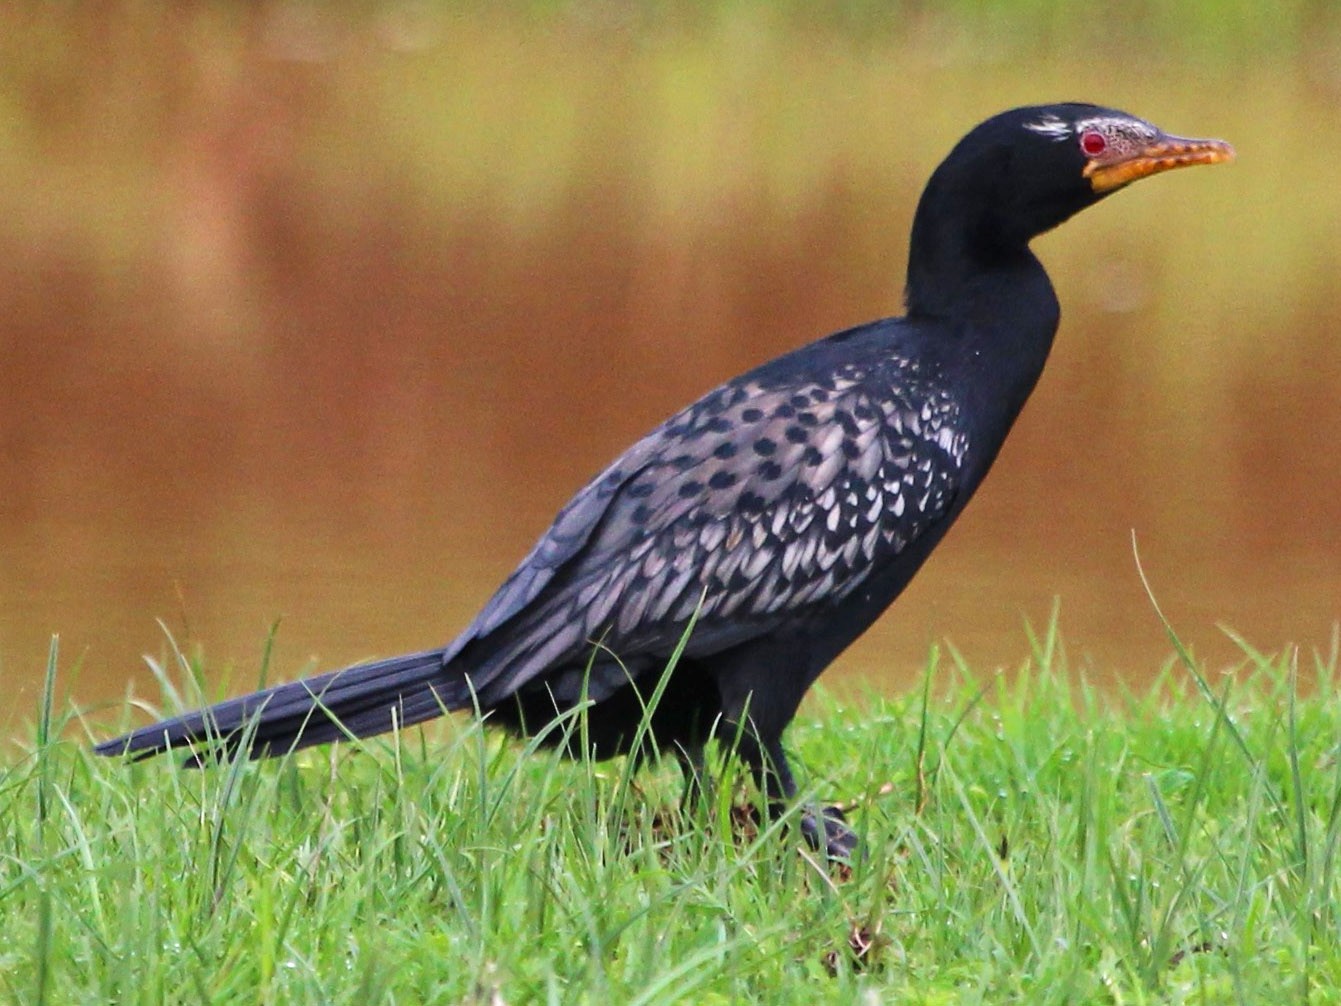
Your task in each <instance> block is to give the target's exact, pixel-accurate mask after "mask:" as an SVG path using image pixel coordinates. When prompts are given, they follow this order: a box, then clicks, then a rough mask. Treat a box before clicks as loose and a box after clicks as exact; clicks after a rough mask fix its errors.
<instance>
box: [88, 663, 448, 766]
mask: <svg viewBox="0 0 1341 1006" xmlns="http://www.w3.org/2000/svg"><path fill="white" fill-rule="evenodd" d="M445 653H446V651H444V650H426V651H424V652H423V653H410V654H407V655H405V656H403V657H392V658H391V659H389V660H378V661H374V662H373V663H369V664H357V665H355V666H353V667H346V668H345V669H344V670H340V671H332V672H330V673H328V674H321V675H318V676H316V677H312V678H305V679H303V680H302V681H294V682H291V683H289V684H286V685H276V686H275V687H273V688H267V689H265V690H264V691H260V692H254V693H252V694H251V695H243V696H242V697H240V698H236V699H229V700H228V701H227V702H220V703H219V704H218V705H216V706H210V707H209V708H207V709H201V710H197V711H196V712H193V713H187V714H186V715H185V716H179V717H177V718H176V719H170V720H164V721H162V722H161V723H155V724H153V725H152V726H147V727H141V728H140V729H139V730H135V731H133V732H131V733H128V734H125V735H124V736H121V737H117V738H115V739H114V740H110V741H103V743H101V744H99V745H98V746H97V747H95V748H94V749H93V750H94V751H96V752H97V753H98V754H101V755H126V754H129V755H135V756H136V757H137V758H148V757H149V756H151V755H156V754H159V753H160V752H163V751H167V750H169V749H170V748H175V747H186V746H190V747H191V748H192V749H193V752H194V753H193V756H192V758H191V761H192V762H194V763H197V764H199V763H200V762H202V761H205V760H208V758H209V757H211V756H227V755H230V754H232V753H233V752H235V751H237V750H239V749H240V748H242V747H244V746H245V748H246V750H247V753H248V754H249V755H250V756H251V757H252V758H268V757H273V756H276V755H283V754H287V753H288V752H290V751H297V750H299V749H300V748H305V747H311V746H312V745H314V744H325V743H328V742H330V741H335V740H341V739H343V738H346V737H371V736H373V735H374V734H380V733H385V732H386V731H388V730H391V729H393V728H394V727H405V726H410V725H411V724H414V723H422V722H423V721H424V720H430V719H432V718H433V717H435V716H440V715H441V714H442V713H443V712H450V711H452V710H454V709H463V708H466V707H468V706H470V705H471V702H472V699H471V693H470V684H469V682H468V681H467V680H466V676H465V675H464V674H463V673H461V672H460V671H455V672H454V671H450V670H448V669H447V666H446V662H445V660H444V657H445Z"/></svg>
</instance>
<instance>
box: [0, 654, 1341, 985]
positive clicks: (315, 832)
mask: <svg viewBox="0 0 1341 1006" xmlns="http://www.w3.org/2000/svg"><path fill="white" fill-rule="evenodd" d="M933 660H934V658H933ZM55 663H56V661H55V660H54V659H53V667H54V666H55ZM939 664H940V666H939V667H938V668H937V670H936V675H937V679H936V680H937V687H936V689H934V690H933V691H932V693H931V697H930V698H927V697H924V696H923V695H921V694H912V695H907V696H904V697H901V698H894V699H876V698H871V699H870V700H869V701H868V702H866V703H864V708H861V709H858V708H857V707H856V706H852V707H840V706H839V705H838V704H837V703H836V702H835V701H834V700H832V699H831V698H821V699H820V700H819V701H818V702H815V703H813V704H812V705H811V706H810V707H809V708H808V715H806V716H805V717H803V719H802V721H800V722H798V724H797V725H796V726H795V727H794V728H793V730H792V733H791V744H792V748H793V750H794V751H795V752H796V753H797V755H798V759H799V762H800V763H801V765H803V766H804V773H803V774H804V776H805V778H807V779H808V780H810V787H809V791H810V793H811V794H812V795H824V796H829V797H832V796H841V797H844V798H846V799H848V800H850V801H852V804H853V806H852V809H851V812H850V817H851V819H852V820H853V821H854V823H855V826H856V828H857V829H858V831H859V832H860V833H861V834H862V836H863V838H864V841H865V843H866V849H867V850H868V855H866V856H865V857H864V858H862V859H861V860H859V861H858V862H856V863H855V864H854V865H853V866H852V868H851V869H844V868H829V867H826V866H825V865H823V864H822V863H820V862H818V861H816V859H815V857H814V856H813V855H811V854H810V853H809V852H808V851H807V850H806V849H805V848H803V847H802V845H801V844H800V843H799V841H798V838H797V835H796V833H795V831H794V830H793V829H791V828H789V823H790V822H788V821H785V820H784V821H780V822H774V823H772V824H770V825H768V826H766V827H764V828H762V829H760V828H758V827H756V826H755V825H754V824H753V823H752V821H751V819H750V815H749V814H748V813H746V812H745V810H744V807H745V803H746V802H747V800H748V797H747V796H746V794H747V793H748V790H747V789H746V788H745V787H744V786H743V785H737V786H735V787H734V789H733V788H732V787H725V788H724V789H723V794H724V795H723V796H722V797H721V799H720V800H719V802H718V805H717V806H716V807H714V808H712V810H711V811H709V812H706V813H704V814H702V815H700V819H698V820H695V821H686V820H682V819H680V817H679V814H678V811H677V809H676V804H675V794H676V792H677V789H678V781H677V780H676V778H675V773H674V772H673V771H672V770H669V769H668V770H666V771H655V772H644V773H641V774H640V775H638V777H637V778H636V780H635V779H633V778H632V777H631V774H630V773H629V772H628V770H627V766H625V765H623V764H622V763H620V762H615V763H605V764H573V763H569V762H562V761H560V760H558V759H556V758H554V757H552V756H551V755H549V754H547V753H544V752H533V751H524V750H522V749H520V748H519V747H517V746H515V745H512V744H506V743H501V742H499V741H497V740H496V739H495V738H494V737H493V735H492V734H490V735H485V734H484V733H483V732H482V731H481V730H480V729H479V728H478V727H476V726H475V725H473V724H471V723H466V722H461V723H457V724H454V725H452V726H449V727H447V728H445V729H443V730H441V731H436V732H434V733H433V734H431V735H430V736H429V737H427V738H426V737H424V736H422V735H421V734H420V733H418V732H415V733H413V734H408V735H406V736H404V737H402V738H399V740H398V741H391V742H385V741H384V742H377V743H371V744H368V745H366V747H364V748H363V749H362V750H353V749H351V748H349V747H343V748H340V749H337V750H324V751H317V752H315V753H312V752H309V753H306V754H304V755H302V756H301V757H298V758H291V759H287V760H284V761H282V762H280V763H278V764H275V763H267V764H262V765H253V764H246V765H234V766H221V767H218V768H214V769H210V770H206V771H193V770H184V769H180V768H177V767H175V766H174V765H172V764H170V763H168V762H166V761H155V762H150V763H142V764H138V765H134V766H129V765H125V764H122V763H119V762H117V761H115V760H99V759H95V758H94V757H92V756H91V755H90V754H89V753H88V748H87V744H86V743H84V741H83V740H82V739H75V740H70V741H67V740H64V739H57V738H62V737H66V736H70V735H71V734H72V733H77V732H78V731H77V730H72V729H71V727H72V724H71V723H69V722H62V721H61V719H60V718H59V717H54V718H53V716H52V715H51V714H50V712H49V711H47V712H43V713H42V714H41V715H40V717H39V721H38V727H37V728H36V730H35V732H34V738H33V743H32V746H31V751H30V753H29V754H28V755H27V756H26V757H18V758H13V757H11V758H10V759H8V761H7V764H6V765H5V767H4V768H3V770H2V771H0V821H2V822H3V824H2V826H0V835H2V836H3V842H4V847H3V852H2V853H0V932H3V933H4V934H5V938H4V940H3V943H0V989H3V991H4V994H5V996H6V997H7V998H8V999H10V1000H11V1001H14V1002H23V1003H47V1002H50V1003H77V1002H90V1003H91V1002H97V1003H107V1002H117V1003H187V1002H200V1003H216V1002H217V1003H237V1002H261V1003H271V1002H274V1003H281V1002H282V1003H309V1002H310V1003H360V1004H362V1003H382V1002H387V1003H489V1004H496V1003H524V1002H553V1003H666V1002H692V1003H715V1002H723V1003H724V1002H761V1003H793V1002H794V1003H814V1002H818V1001H823V1002H839V1003H842V1002H856V1003H879V1002H891V1003H892V1002H899V1003H951V1002H955V1003H958V1002H966V1003H972V1002H988V1003H1000V1002H1004V1001H1015V1002H1029V1003H1061V1002H1083V1003H1146V1002H1195V1003H1261V1002H1266V1001H1269V997H1276V999H1277V1001H1281V999H1282V998H1284V999H1287V1000H1288V1001H1291V1002H1305V1001H1307V1002H1310V1003H1328V1002H1338V1001H1341V991H1338V989H1341V951H1339V950H1338V946H1341V940H1338V935H1341V934H1339V933H1338V930H1339V929H1341V911H1339V910H1338V901H1337V893H1338V892H1337V882H1336V879H1335V876H1334V860H1335V857H1336V855H1337V852H1338V831H1341V762H1338V759H1337V757H1336V745H1337V739H1338V735H1339V732H1341V714H1339V713H1338V711H1337V708H1336V704H1335V702H1334V701H1333V699H1332V693H1333V688H1334V685H1335V673H1336V671H1337V654H1336V646H1335V644H1334V645H1333V647H1332V652H1330V653H1326V654H1320V655H1295V654H1287V655H1285V656H1282V657H1279V658H1267V657H1262V656H1258V655H1255V654H1252V653H1248V654H1247V655H1246V657H1245V661H1244V666H1243V669H1242V670H1241V671H1240V672H1239V673H1236V674H1234V675H1232V676H1225V677H1223V678H1220V677H1216V678H1215V679H1212V680H1210V681H1209V682H1207V681H1206V680H1205V679H1204V678H1202V677H1201V676H1200V675H1199V674H1197V673H1196V672H1194V671H1193V670H1192V668H1191V666H1190V665H1189V664H1178V665H1175V666H1174V667H1173V668H1171V670H1170V672H1169V674H1168V675H1167V677H1166V678H1165V679H1164V680H1163V681H1162V682H1161V683H1160V684H1159V685H1158V686H1156V687H1155V688H1153V689H1152V690H1150V691H1149V692H1147V693H1144V694H1141V695H1131V696H1123V697H1113V696H1105V695H1100V694H1098V693H1097V692H1095V691H1094V690H1092V689H1091V688H1089V687H1087V686H1086V685H1084V684H1083V683H1077V682H1075V681H1074V680H1072V678H1071V676H1069V675H1068V674H1067V672H1066V668H1065V658H1064V655H1063V653H1062V650H1061V648H1060V646H1059V644H1058V642H1057V639H1056V634H1055V632H1054V631H1051V630H1050V631H1048V632H1046V633H1044V634H1043V635H1042V636H1041V637H1039V638H1038V639H1036V640H1035V642H1034V645H1033V652H1032V656H1031V657H1030V658H1029V660H1028V661H1027V664H1026V666H1025V667H1023V668H1022V669H1021V670H1020V671H1019V673H1018V674H1015V675H1012V676H1010V677H1009V678H1006V677H998V678H992V679H989V680H987V681H975V680H972V678H971V676H970V675H969V674H968V672H967V671H966V670H965V669H964V668H962V667H958V668H957V667H955V666H954V665H955V662H954V661H953V660H952V659H943V660H940V661H939ZM1297 677H1303V678H1306V679H1307V680H1309V681H1310V686H1309V688H1308V689H1307V690H1306V691H1307V694H1306V695H1301V694H1298V693H1297V690H1296V688H1295V681H1296V678H1297ZM1314 681H1316V685H1314V684H1313V682H1314Z"/></svg>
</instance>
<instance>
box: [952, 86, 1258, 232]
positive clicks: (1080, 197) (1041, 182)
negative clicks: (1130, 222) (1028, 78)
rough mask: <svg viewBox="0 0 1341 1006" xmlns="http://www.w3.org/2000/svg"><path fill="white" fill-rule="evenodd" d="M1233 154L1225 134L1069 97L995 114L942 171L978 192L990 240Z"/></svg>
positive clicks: (1051, 223) (1048, 224)
mask: <svg viewBox="0 0 1341 1006" xmlns="http://www.w3.org/2000/svg"><path fill="white" fill-rule="evenodd" d="M1233 158H1234V148H1233V147H1231V146H1230V145H1229V144H1228V143H1225V142H1224V141H1223V140H1199V139H1191V138H1188V137H1183V136H1173V135H1171V134H1169V133H1166V132H1164V131H1163V130H1161V129H1159V128H1158V127H1156V126H1154V125H1151V124H1150V123H1149V122H1146V121H1145V120H1144V119H1138V118H1137V117H1136V116H1134V115H1129V114H1128V113H1126V112H1120V111H1117V110H1116V109H1112V108H1103V107H1100V106H1098V105H1085V104H1079V103H1069V104H1057V105H1034V106H1029V107H1025V108H1016V109H1012V110H1011V111H1009V112H1003V113H1001V114H1000V115H997V116H994V117H993V118H991V119H988V120H987V121H986V122H984V123H982V124H981V125H979V126H977V127H976V128H975V129H973V130H972V131H970V132H969V133H968V135H967V136H965V137H964V138H963V139H962V140H961V141H960V142H959V144H958V145H957V146H956V147H955V149H954V150H953V151H952V152H951V153H950V156H949V157H947V158H946V160H945V162H944V163H943V164H942V165H941V167H940V168H939V169H938V170H937V174H941V173H946V174H948V175H950V176H951V177H952V178H953V180H954V182H955V184H956V187H959V186H963V187H966V188H968V189H971V190H973V191H974V192H976V193H977V198H978V199H979V200H980V207H981V210H982V218H981V222H982V225H983V226H984V228H985V230H986V231H987V232H988V233H984V234H982V235H981V236H982V237H983V239H984V240H989V241H992V242H994V243H995V242H1003V243H1005V244H1024V243H1027V242H1028V241H1029V240H1030V239H1031V238H1033V237H1035V236H1037V235H1038V234H1041V233H1043V232H1044V231H1047V230H1050V229H1051V228H1053V227H1055V226H1057V225H1058V224H1060V223H1061V222H1062V221H1064V220H1066V219H1067V218H1068V217H1070V216H1071V215H1072V214H1074V213H1076V212H1078V211H1080V210H1082V209H1084V208H1085V207H1087V206H1090V205H1092V204H1094V203H1096V202H1098V201H1099V200H1100V199H1102V198H1104V197H1105V196H1107V195H1110V194H1111V193H1113V192H1116V191H1117V190H1118V189H1120V188H1123V187H1124V186H1126V185H1129V184H1131V183H1132V182H1134V181H1137V180H1138V179H1141V178H1148V177H1149V176H1151V175H1155V174H1159V173H1161V172H1164V171H1171V170H1172V169H1174V168H1184V167H1191V166H1193V165H1197V164H1218V163H1221V162H1223V161H1230V160H1233Z"/></svg>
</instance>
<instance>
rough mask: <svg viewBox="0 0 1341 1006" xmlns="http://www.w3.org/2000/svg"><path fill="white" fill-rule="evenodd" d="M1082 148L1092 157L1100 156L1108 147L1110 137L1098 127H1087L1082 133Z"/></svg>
mask: <svg viewBox="0 0 1341 1006" xmlns="http://www.w3.org/2000/svg"><path fill="white" fill-rule="evenodd" d="M1080 149H1081V150H1083V151H1085V153H1086V154H1087V155H1088V156H1090V157H1098V156H1099V155H1100V154H1102V153H1103V152H1104V151H1105V150H1107V149H1108V138H1107V137H1106V136H1104V134H1103V133H1101V132H1099V131H1098V130H1097V129H1087V130H1085V132H1083V133H1081V134H1080Z"/></svg>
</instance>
